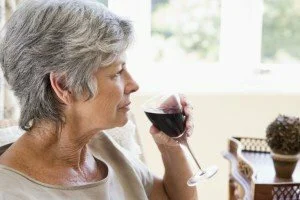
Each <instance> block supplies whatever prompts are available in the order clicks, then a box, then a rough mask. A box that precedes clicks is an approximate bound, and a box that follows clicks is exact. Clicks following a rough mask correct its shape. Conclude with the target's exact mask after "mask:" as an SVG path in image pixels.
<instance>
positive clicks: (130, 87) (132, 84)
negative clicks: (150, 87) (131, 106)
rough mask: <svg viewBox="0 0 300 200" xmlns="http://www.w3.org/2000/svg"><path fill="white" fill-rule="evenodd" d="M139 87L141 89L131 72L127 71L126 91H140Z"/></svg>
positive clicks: (128, 92) (127, 92)
mask: <svg viewBox="0 0 300 200" xmlns="http://www.w3.org/2000/svg"><path fill="white" fill-rule="evenodd" d="M138 89H139V85H138V83H137V82H136V81H135V80H134V79H133V78H132V76H131V75H130V74H129V73H127V81H126V85H125V93H126V94H130V93H133V92H136V91H138Z"/></svg>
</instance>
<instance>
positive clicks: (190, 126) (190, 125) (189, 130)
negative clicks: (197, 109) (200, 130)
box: [185, 121, 194, 137]
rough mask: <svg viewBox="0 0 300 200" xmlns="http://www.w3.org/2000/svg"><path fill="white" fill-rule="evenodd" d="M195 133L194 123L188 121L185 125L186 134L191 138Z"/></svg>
mask: <svg viewBox="0 0 300 200" xmlns="http://www.w3.org/2000/svg"><path fill="white" fill-rule="evenodd" d="M193 131H194V123H193V122H192V121H187V122H186V125H185V134H186V135H187V136H188V137H190V136H191V135H192V134H193Z"/></svg>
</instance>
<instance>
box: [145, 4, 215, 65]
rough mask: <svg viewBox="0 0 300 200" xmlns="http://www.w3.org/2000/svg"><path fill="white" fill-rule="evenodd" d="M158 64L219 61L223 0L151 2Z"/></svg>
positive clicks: (153, 43)
mask: <svg viewBox="0 0 300 200" xmlns="http://www.w3.org/2000/svg"><path fill="white" fill-rule="evenodd" d="M151 14H152V17H151V19H152V23H151V28H152V29H151V43H152V45H153V46H152V56H153V59H154V61H155V62H157V63H159V62H168V61H170V60H172V61H173V62H177V63H178V62H180V61H182V60H188V61H189V62H199V61H200V62H206V63H214V62H218V60H219V35H220V0H202V1H199V0H189V1H186V0H152V6H151Z"/></svg>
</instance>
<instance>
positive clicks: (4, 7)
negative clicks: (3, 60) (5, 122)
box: [0, 0, 21, 120]
mask: <svg viewBox="0 0 300 200" xmlns="http://www.w3.org/2000/svg"><path fill="white" fill-rule="evenodd" d="M20 1H21V0H0V28H1V29H2V27H3V25H4V24H5V21H6V19H8V18H9V16H10V15H11V13H12V12H13V11H14V10H15V9H16V7H17V4H18V3H19V2H20ZM19 112H20V111H19V106H18V104H17V101H16V98H15V97H14V95H13V93H12V92H11V91H10V90H9V87H8V85H7V84H6V82H5V80H4V77H3V73H2V70H1V69H0V120H1V119H17V118H18V116H19Z"/></svg>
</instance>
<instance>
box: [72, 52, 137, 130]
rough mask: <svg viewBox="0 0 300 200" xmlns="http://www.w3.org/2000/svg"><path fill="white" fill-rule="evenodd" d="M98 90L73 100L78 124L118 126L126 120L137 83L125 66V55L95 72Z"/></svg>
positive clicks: (95, 126)
mask: <svg viewBox="0 0 300 200" xmlns="http://www.w3.org/2000/svg"><path fill="white" fill-rule="evenodd" d="M95 79H97V83H98V91H97V93H96V95H95V97H94V98H92V99H90V100H88V101H83V100H82V101H80V102H78V103H76V104H77V105H76V106H75V107H76V111H75V112H76V116H78V117H79V118H78V119H77V120H76V122H77V123H80V124H82V125H83V126H84V127H88V128H89V129H92V130H93V129H101V130H103V129H109V128H114V127H120V126H123V125H125V124H126V122H127V121H128V111H129V110H130V106H129V105H130V103H131V102H130V94H131V93H133V92H135V91H137V90H138V88H139V86H138V84H137V83H136V82H135V81H134V80H133V79H132V77H131V75H130V74H129V72H128V71H127V68H126V57H125V55H124V54H123V55H121V56H120V57H119V58H118V59H117V60H116V61H115V62H114V63H113V64H111V65H110V66H108V67H104V68H99V69H98V70H97V71H96V73H95Z"/></svg>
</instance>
